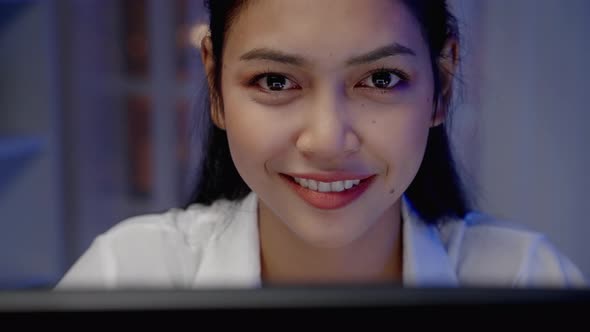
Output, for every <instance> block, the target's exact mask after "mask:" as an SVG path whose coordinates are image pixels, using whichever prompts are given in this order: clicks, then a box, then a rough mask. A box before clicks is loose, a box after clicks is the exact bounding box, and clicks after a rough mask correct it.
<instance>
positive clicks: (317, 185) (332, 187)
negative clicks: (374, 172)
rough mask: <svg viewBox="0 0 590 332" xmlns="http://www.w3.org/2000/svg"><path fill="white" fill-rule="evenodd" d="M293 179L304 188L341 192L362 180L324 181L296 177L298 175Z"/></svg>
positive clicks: (323, 191)
mask: <svg viewBox="0 0 590 332" xmlns="http://www.w3.org/2000/svg"><path fill="white" fill-rule="evenodd" d="M293 180H295V182H297V183H298V184H299V185H300V186H302V187H303V188H309V189H311V190H315V191H319V192H322V193H325V192H341V191H344V190H347V189H350V188H352V187H353V186H356V185H358V184H359V183H360V182H361V180H344V181H334V182H322V181H316V180H312V179H304V178H296V177H294V178H293Z"/></svg>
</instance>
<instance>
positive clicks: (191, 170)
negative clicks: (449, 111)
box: [0, 0, 590, 289]
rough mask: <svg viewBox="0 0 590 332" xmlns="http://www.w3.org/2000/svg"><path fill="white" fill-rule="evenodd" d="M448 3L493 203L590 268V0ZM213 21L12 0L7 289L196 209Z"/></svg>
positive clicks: (462, 147) (465, 124)
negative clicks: (132, 227)
mask: <svg viewBox="0 0 590 332" xmlns="http://www.w3.org/2000/svg"><path fill="white" fill-rule="evenodd" d="M450 3H451V5H452V7H453V10H454V12H455V14H456V15H457V16H458V18H459V21H460V28H461V30H462V34H463V44H462V57H463V62H462V68H461V71H462V73H461V76H460V85H459V87H460V89H459V90H458V91H457V98H456V104H455V106H456V107H455V110H454V114H453V119H452V123H451V124H452V127H451V128H452V139H453V141H454V144H455V150H456V154H457V156H458V159H459V162H460V166H461V168H462V169H463V171H464V174H465V178H466V180H467V182H468V184H469V185H470V187H471V188H472V194H473V195H474V197H475V199H476V201H477V204H478V207H479V209H480V210H483V211H485V212H487V213H490V214H492V215H494V216H496V217H498V218H501V219H505V220H509V221H511V222H516V223H520V224H523V225H525V226H528V227H530V228H533V229H535V230H538V231H540V232H542V233H545V234H546V235H547V237H548V238H549V239H550V240H551V241H552V242H553V243H554V244H555V245H556V246H557V247H558V248H559V249H560V250H561V251H562V252H563V253H565V254H566V255H567V256H569V257H570V258H571V259H572V261H574V263H575V264H577V265H578V266H579V267H580V268H581V269H582V271H583V272H584V273H585V274H586V275H587V276H590V255H586V251H587V250H586V248H585V244H586V242H587V236H589V235H590V224H589V221H588V220H587V219H588V218H587V217H586V216H587V214H588V213H587V211H586V210H585V208H586V207H587V206H589V205H590V199H588V196H587V195H588V188H590V177H589V176H588V175H587V174H586V170H587V169H589V168H590V154H589V153H588V152H587V148H586V147H585V145H586V140H587V139H589V138H590V134H588V132H587V130H586V126H587V125H588V124H589V123H590V112H588V111H587V106H586V102H587V101H586V99H585V97H587V96H588V95H589V92H590V89H589V88H588V86H589V84H588V78H589V77H590V67H589V64H588V61H589V60H588V54H590V41H589V39H588V37H587V35H588V34H589V33H590V21H588V20H587V17H588V15H590V1H587V0H564V1H562V0H487V1H484V0H450ZM206 22H207V18H206V15H205V12H204V8H203V6H202V0H0V289H9V288H43V287H51V286H53V285H54V284H55V283H56V282H57V281H58V280H59V278H60V277H61V276H62V275H63V273H65V271H66V270H67V269H68V268H69V267H70V266H71V264H72V263H73V262H74V261H75V260H76V259H77V258H78V257H79V256H80V255H81V254H82V253H83V252H84V251H85V250H86V249H87V248H88V246H89V245H90V243H91V241H92V239H93V238H94V237H95V236H97V235H98V234H99V233H101V232H104V231H105V230H107V229H108V228H110V227H111V226H113V225H114V224H115V223H117V222H119V221H121V220H122V219H124V218H127V217H130V216H133V215H137V214H145V213H152V212H163V211H165V210H167V209H169V208H171V207H178V206H181V205H183V203H184V202H185V201H186V199H187V195H188V192H189V191H190V190H191V188H192V185H193V184H194V181H195V178H194V175H195V172H196V167H197V165H198V160H199V158H200V155H199V150H198V148H196V147H198V146H199V145H198V143H199V142H198V140H199V139H198V138H199V127H198V124H197V123H196V121H195V120H194V118H195V114H197V113H198V112H202V111H203V109H202V107H201V104H200V103H199V101H200V98H201V93H202V88H203V83H204V80H203V71H202V65H201V62H200V57H199V50H198V45H199V41H200V38H201V37H202V36H203V34H204V32H205V31H206V30H205V28H204V24H206Z"/></svg>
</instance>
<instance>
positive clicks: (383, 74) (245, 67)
mask: <svg viewBox="0 0 590 332" xmlns="http://www.w3.org/2000/svg"><path fill="white" fill-rule="evenodd" d="M337 2H338V6H335V5H334V1H328V0H298V1H290V0H273V1H264V0H258V1H251V2H249V3H248V4H247V5H246V6H244V7H243V8H242V9H241V10H240V12H239V13H238V16H237V18H236V20H235V21H234V22H233V24H232V25H231V27H230V28H229V30H228V31H227V34H226V44H225V49H224V52H223V57H222V66H223V67H222V70H221V93H220V97H221V98H220V99H221V100H222V103H220V104H222V105H223V106H222V107H221V106H219V105H220V104H214V105H217V106H214V107H212V116H213V119H214V121H215V123H216V125H217V126H218V127H220V128H222V129H225V130H226V132H227V135H228V141H229V145H230V150H231V155H232V159H233V160H234V163H235V165H236V168H237V170H238V172H239V173H240V175H241V176H242V178H243V179H244V181H245V182H246V183H247V184H248V186H249V187H250V188H251V189H252V190H253V191H254V192H256V194H257V195H258V198H259V202H258V218H259V220H258V222H259V226H260V242H261V259H262V277H263V279H264V280H265V281H266V282H270V283H285V282H287V283H291V282H295V283H317V282H320V283H322V282H330V283H333V282H387V281H394V282H395V281H400V279H401V265H402V263H401V256H402V243H401V218H400V207H401V200H400V198H401V196H402V194H403V192H404V191H405V190H406V189H407V187H408V186H409V185H410V183H411V181H412V180H413V178H414V176H415V175H416V173H417V171H418V168H419V166H420V163H421V161H422V158H423V155H424V151H425V147H426V141H427V137H428V130H429V128H430V127H431V126H433V125H438V124H440V123H441V122H442V120H443V118H444V114H437V115H436V116H435V117H434V118H433V111H434V108H433V100H432V96H433V88H434V81H433V73H432V68H431V65H430V58H429V57H430V54H429V49H428V45H427V43H426V41H425V40H424V38H423V35H422V34H421V31H420V25H419V23H418V22H417V21H416V20H415V18H414V17H413V16H412V14H411V13H410V12H409V11H408V9H407V8H406V7H405V6H404V5H403V4H402V3H401V2H398V1H391V0H364V1H357V0H338V1H337ZM400 46H401V47H400ZM384 47H385V48H386V49H387V51H388V52H381V53H379V52H374V51H376V50H384ZM400 50H401V53H400V52H397V51H400ZM211 54H212V52H211V42H210V40H209V39H208V38H205V39H204V40H203V44H202V56H203V61H204V63H205V67H206V70H207V73H208V74H209V81H210V82H212V77H211V75H212V74H211V73H213V72H214V70H213V68H214V66H216V65H219V64H216V63H214V60H213V58H212V56H211ZM367 55H374V56H373V57H370V56H367ZM447 67H448V68H447V69H448V70H450V69H452V68H451V67H450V66H447ZM268 73H273V74H272V75H274V76H273V77H271V79H270V80H269V79H268V76H264V75H265V74H268ZM276 75H279V76H276ZM379 79H385V80H386V84H383V81H379ZM443 82H444V80H443ZM273 83H275V84H279V86H280V88H279V90H277V91H275V90H272V89H270V88H269V87H270V85H272V84H273ZM376 83H380V84H376ZM443 88H444V87H443ZM337 171H345V172H351V173H354V174H364V175H375V179H374V181H373V182H372V184H371V185H370V186H369V188H368V189H367V191H366V192H364V193H363V194H362V195H361V196H360V197H359V198H357V199H356V200H354V201H353V202H352V203H350V204H348V205H346V206H344V207H342V208H338V209H333V210H326V209H320V208H317V207H314V206H311V205H310V204H309V203H307V202H305V201H304V200H303V199H301V198H300V197H299V196H298V195H297V194H296V193H295V192H294V191H293V189H292V188H291V187H290V186H289V185H288V183H286V181H285V179H284V178H282V177H281V176H280V175H279V174H281V173H283V174H284V173H318V174H332V173H333V172H337Z"/></svg>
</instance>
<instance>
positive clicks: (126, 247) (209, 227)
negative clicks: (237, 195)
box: [58, 200, 240, 288]
mask: <svg viewBox="0 0 590 332" xmlns="http://www.w3.org/2000/svg"><path fill="white" fill-rule="evenodd" d="M239 204H240V201H235V202H234V201H228V200H219V201H216V202H214V203H213V204H212V205H201V204H193V205H191V206H189V207H188V208H186V209H170V210H168V211H166V212H164V213H159V214H146V215H140V216H135V217H131V218H128V219H125V220H123V221H121V222H119V223H117V224H116V225H115V226H113V227H111V228H110V229H109V230H107V231H106V232H104V233H102V234H100V235H99V236H97V237H96V238H95V239H94V241H93V242H92V244H91V245H90V247H89V248H88V249H87V250H86V251H85V252H84V254H83V255H82V256H81V257H80V258H79V259H78V260H77V261H76V262H75V263H74V265H73V266H72V267H71V268H70V269H69V270H68V271H67V273H66V274H65V276H64V277H63V278H62V280H61V281H60V282H59V284H58V288H72V287H76V288H79V287H85V288H87V287H91V288H122V287H164V288H169V287H181V288H182V287H188V286H189V285H190V283H191V282H192V277H193V276H194V274H195V272H196V270H197V269H198V266H199V262H200V258H201V256H202V253H203V251H204V249H205V248H206V247H207V246H208V244H209V243H210V241H211V240H212V239H214V238H215V237H216V236H218V235H219V234H221V233H222V232H223V230H224V229H225V228H226V227H227V225H229V224H230V223H231V221H232V219H233V218H234V214H235V211H236V210H237V207H238V206H239Z"/></svg>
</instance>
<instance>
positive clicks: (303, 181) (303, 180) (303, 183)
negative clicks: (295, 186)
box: [299, 179, 309, 188]
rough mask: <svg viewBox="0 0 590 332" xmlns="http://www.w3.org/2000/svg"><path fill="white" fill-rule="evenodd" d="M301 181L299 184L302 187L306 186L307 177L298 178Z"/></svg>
mask: <svg viewBox="0 0 590 332" xmlns="http://www.w3.org/2000/svg"><path fill="white" fill-rule="evenodd" d="M299 180H300V181H301V182H299V184H300V185H301V186H302V187H303V188H307V187H308V185H309V183H308V180H307V179H299Z"/></svg>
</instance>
